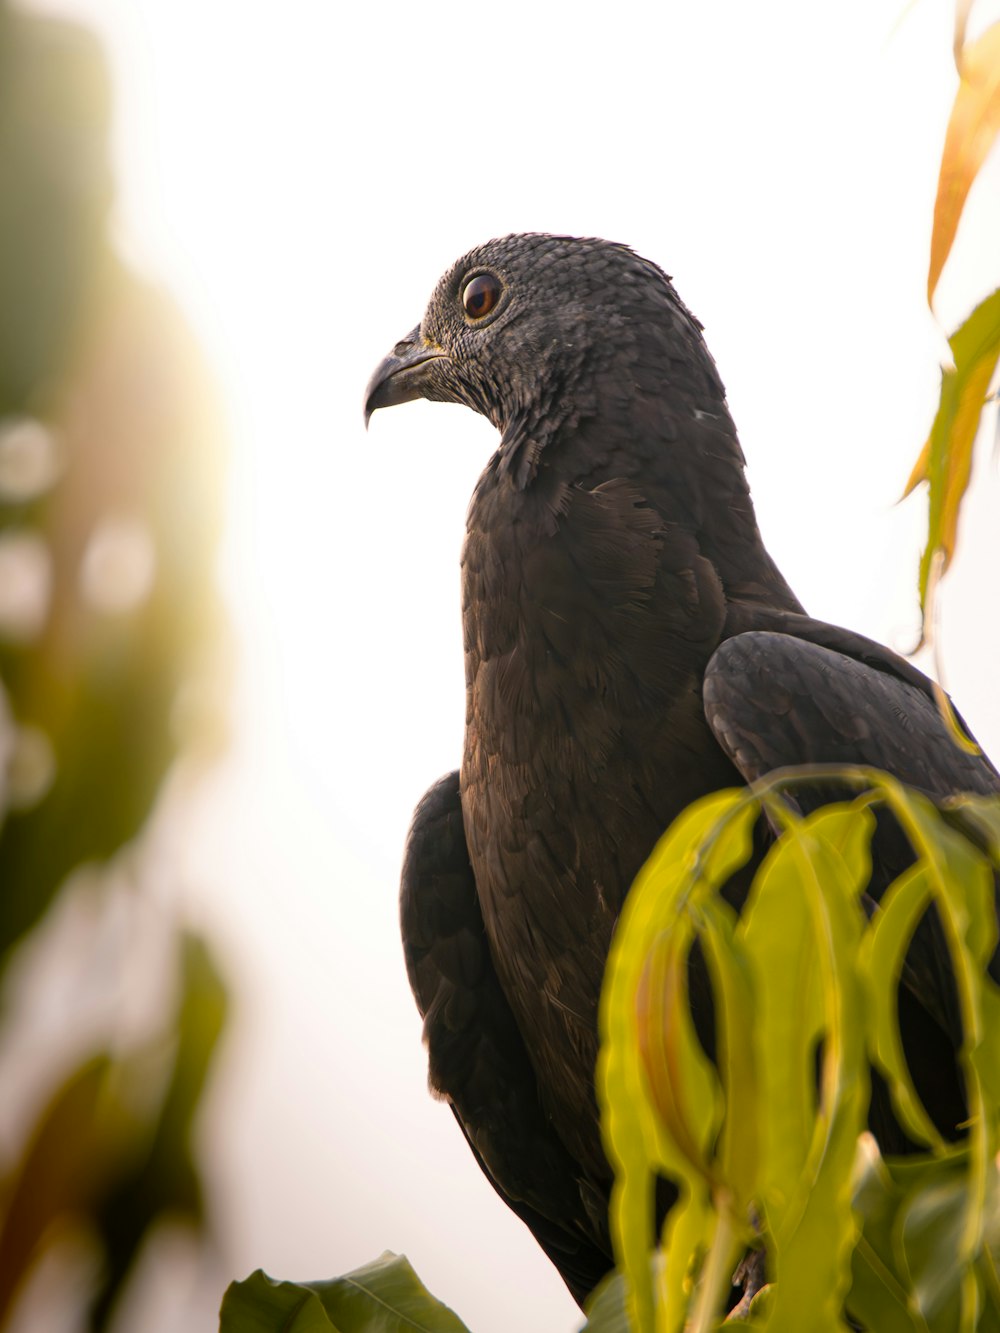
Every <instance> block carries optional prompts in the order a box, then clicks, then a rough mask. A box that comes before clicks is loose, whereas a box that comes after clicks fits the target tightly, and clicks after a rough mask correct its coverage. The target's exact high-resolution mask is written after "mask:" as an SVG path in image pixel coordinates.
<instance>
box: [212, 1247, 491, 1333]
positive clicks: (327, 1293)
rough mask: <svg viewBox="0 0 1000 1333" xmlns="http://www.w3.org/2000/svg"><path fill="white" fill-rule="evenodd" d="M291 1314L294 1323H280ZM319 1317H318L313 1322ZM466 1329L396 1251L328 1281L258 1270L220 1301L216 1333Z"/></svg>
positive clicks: (453, 1332) (450, 1332)
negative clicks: (282, 1277) (278, 1277)
mask: <svg viewBox="0 0 1000 1333" xmlns="http://www.w3.org/2000/svg"><path fill="white" fill-rule="evenodd" d="M286 1319H293V1320H294V1322H293V1323H286V1322H284V1321H285V1320H286ZM317 1321H321V1322H317ZM286 1329H294V1333H329V1330H331V1329H335V1330H336V1333H468V1329H467V1328H466V1326H465V1325H464V1324H463V1323H462V1321H461V1320H460V1319H459V1317H458V1316H457V1315H456V1314H455V1313H454V1311H452V1310H450V1309H449V1308H448V1306H446V1305H442V1304H441V1302H440V1301H438V1300H435V1298H434V1297H433V1296H432V1295H431V1294H430V1292H429V1291H428V1290H427V1288H426V1287H425V1286H424V1284H423V1283H422V1282H421V1281H420V1279H419V1278H418V1277H417V1275H416V1273H415V1272H414V1271H413V1269H412V1268H411V1267H410V1264H409V1262H408V1260H407V1259H406V1258H405V1257H404V1256H403V1255H399V1254H392V1253H391V1252H390V1251H388V1250H387V1251H386V1252H385V1254H383V1255H382V1256H381V1257H380V1258H378V1259H375V1260H374V1261H373V1262H372V1263H369V1264H365V1265H364V1266H363V1267H361V1268H356V1269H354V1271H353V1272H351V1273H346V1274H345V1275H344V1276H343V1277H338V1278H334V1279H333V1280H332V1281H329V1282H309V1283H296V1282H273V1281H272V1280H271V1279H270V1278H269V1277H267V1276H266V1275H265V1274H264V1273H263V1272H261V1271H260V1270H259V1269H258V1270H257V1272H256V1273H253V1274H251V1276H250V1277H249V1278H247V1279H246V1281H244V1282H235V1283H233V1284H232V1286H230V1288H229V1290H228V1291H227V1292H226V1295H225V1298H224V1299H223V1302H222V1311H221V1320H220V1325H219V1333H285V1331H286Z"/></svg>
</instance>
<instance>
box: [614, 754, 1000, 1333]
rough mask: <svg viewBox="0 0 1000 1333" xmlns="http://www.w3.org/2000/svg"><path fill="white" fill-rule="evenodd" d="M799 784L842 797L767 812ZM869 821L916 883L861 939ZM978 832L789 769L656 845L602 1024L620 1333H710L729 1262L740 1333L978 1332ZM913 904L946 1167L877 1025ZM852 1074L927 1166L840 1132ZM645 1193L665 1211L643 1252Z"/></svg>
mask: <svg viewBox="0 0 1000 1333" xmlns="http://www.w3.org/2000/svg"><path fill="white" fill-rule="evenodd" d="M818 776H819V777H822V779H823V781H824V782H829V781H831V780H834V779H836V780H838V781H840V782H842V783H844V785H845V789H848V790H849V789H850V788H853V789H854V790H855V791H858V793H859V794H858V795H856V796H855V798H854V799H853V800H851V801H848V802H844V803H842V804H835V805H830V806H827V807H824V808H823V809H821V810H819V811H818V812H816V813H815V814H813V815H811V816H809V817H808V818H802V817H801V816H799V815H798V814H796V813H795V810H794V808H793V806H792V804H791V803H790V802H789V801H787V800H786V799H785V797H787V796H794V789H795V787H796V786H797V785H800V784H802V783H804V782H812V783H815V782H816V779H817V777H818ZM880 807H882V808H887V809H889V810H891V811H892V813H893V815H894V816H895V818H896V819H897V820H898V822H899V824H900V825H901V827H902V828H903V830H904V832H905V833H906V836H907V838H908V839H909V841H910V843H911V846H912V848H913V853H914V857H915V860H914V863H913V865H912V866H911V867H910V868H909V869H908V870H907V871H906V872H905V873H904V874H902V875H901V876H900V877H899V878H898V879H897V880H896V881H895V882H894V883H893V884H892V885H890V887H889V888H888V890H887V891H886V893H885V895H884V897H883V899H882V903H881V907H880V908H879V910H877V911H876V912H875V913H874V915H873V916H872V917H871V920H869V919H868V916H867V915H866V913H865V910H864V908H863V906H862V901H861V895H862V893H863V891H864V889H865V886H866V884H867V881H868V877H869V871H870V840H871V835H872V832H873V830H874V827H875V819H874V814H873V811H874V810H876V809H878V808H880ZM762 810H763V811H764V812H765V813H766V814H767V816H768V817H769V818H770V820H771V821H772V823H773V824H775V825H777V826H778V827H781V828H782V829H783V833H782V836H781V838H780V839H779V840H778V841H777V842H776V844H775V845H774V846H773V848H772V849H771V851H770V853H769V854H768V856H767V858H766V859H765V861H764V863H763V864H762V866H761V868H760V870H759V871H758V873H757V875H756V877H755V879H754V881H753V885H752V887H751V890H750V895H749V899H748V901H747V904H746V906H745V908H744V910H743V912H742V914H741V915H739V916H737V914H736V913H735V912H734V911H733V909H732V908H731V907H730V906H729V905H728V903H727V902H726V901H725V899H724V897H723V896H722V894H721V888H722V886H724V884H725V882H726V880H727V879H728V877H729V876H730V875H731V874H732V873H733V872H734V870H736V869H738V868H739V867H740V866H742V865H743V864H744V863H745V862H746V861H747V859H748V857H749V855H750V851H751V831H752V828H753V824H754V822H755V820H756V819H757V818H758V816H759V814H760V813H761V811H762ZM998 833H1000V810H998V807H997V805H996V803H995V802H990V801H986V800H983V799H979V798H961V799H957V800H955V801H954V802H953V803H951V804H950V806H949V808H948V810H947V811H946V812H944V813H942V812H939V811H938V810H937V809H935V807H934V806H932V805H931V804H930V802H928V801H927V800H926V799H925V798H924V797H922V796H920V795H919V794H917V793H916V792H913V791H909V790H907V789H906V788H904V787H902V786H901V785H900V784H899V783H898V782H896V781H895V780H894V779H892V778H890V777H889V776H887V775H886V774H882V773H877V772H873V771H867V770H840V771H839V772H837V773H836V774H834V773H831V772H830V771H819V772H817V771H816V770H813V771H811V772H806V771H804V770H799V771H797V772H795V773H788V774H785V775H781V774H779V775H775V776H774V777H773V778H771V779H769V780H768V781H767V782H766V783H763V784H761V785H760V786H758V787H757V788H755V789H751V790H750V791H728V792H720V793H716V794H715V795H713V796H711V797H708V798H706V799H705V800H703V801H701V802H699V803H697V804H696V805H694V806H692V807H691V808H690V809H688V810H687V811H685V812H684V814H683V815H682V816H681V817H680V819H678V820H677V822H676V823H675V824H674V826H673V827H672V828H671V829H670V830H669V832H668V833H667V834H666V836H665V837H664V838H663V839H662V841H661V842H660V844H659V845H658V847H657V849H656V851H655V852H654V854H653V856H652V857H651V858H650V860H649V862H648V863H647V864H646V866H645V867H644V869H643V871H642V873H641V875H640V876H639V879H638V880H637V882H636V884H635V886H634V888H633V891H632V894H631V895H630V897H629V900H628V902H627V904H626V907H625V911H624V913H623V916H622V921H621V924H620V927H619V930H618V932H617V934H616V937H615V942H614V945H613V948H612V953H611V957H610V959H609V965H608V974H607V979H606V983H605V992H604V997H603V1006H602V1035H603V1046H602V1058H601V1065H600V1070H599V1087H600V1092H601V1097H602V1106H603V1113H604V1126H605V1142H606V1145H607V1148H608V1152H609V1155H610V1156H611V1158H612V1160H613V1162H614V1165H615V1172H616V1186H615V1192H614V1197H613V1201H612V1228H613V1233H614V1237H615V1244H616V1252H617V1255H618V1259H619V1264H620V1266H621V1268H622V1269H623V1270H624V1272H625V1273H626V1274H627V1276H628V1279H629V1282H630V1289H631V1296H630V1306H631V1310H632V1313H633V1318H634V1322H635V1327H636V1328H637V1329H638V1330H647V1329H650V1330H651V1329H653V1328H654V1327H655V1328H656V1329H657V1330H669V1331H671V1333H672V1331H673V1330H679V1329H681V1328H690V1329H691V1330H693V1333H700V1331H702V1330H708V1329H714V1328H715V1327H716V1326H717V1325H718V1323H719V1321H720V1319H721V1317H722V1315H721V1309H722V1300H723V1298H724V1296H725V1295H726V1294H727V1293H728V1289H729V1280H730V1275H731V1273H732V1271H733V1269H734V1267H735V1266H736V1263H737V1262H738V1260H739V1258H740V1256H741V1255H742V1254H743V1252H744V1251H745V1249H746V1248H747V1247H748V1246H751V1245H760V1244H761V1243H763V1245H764V1247H765V1249H766V1253H767V1269H768V1277H769V1279H770V1280H771V1283H772V1285H771V1286H770V1287H769V1288H768V1289H767V1290H766V1291H765V1292H764V1293H762V1296H761V1297H760V1298H758V1301H757V1302H756V1303H755V1304H756V1309H755V1311H754V1314H753V1319H752V1322H753V1325H754V1327H761V1328H767V1329H768V1330H770V1331H771V1333H778V1331H779V1330H785V1329H788V1330H802V1329H805V1328H809V1329H817V1330H824V1331H825V1330H831V1331H832V1330H842V1329H844V1330H846V1329H847V1328H848V1327H849V1325H848V1323H847V1322H846V1319H845V1310H846V1311H849V1312H850V1315H851V1317H852V1318H853V1319H854V1320H855V1321H856V1323H860V1324H861V1325H863V1326H864V1327H865V1328H867V1329H870V1330H873V1333H874V1331H875V1330H877V1331H878V1333H886V1331H887V1330H888V1331H889V1333H892V1331H893V1330H900V1333H902V1330H921V1333H926V1331H927V1330H933V1333H937V1331H938V1330H941V1331H942V1333H943V1331H944V1330H946V1329H947V1330H972V1329H976V1328H980V1329H992V1328H997V1329H1000V1282H998V1278H997V1258H998V1256H1000V1248H998V1241H1000V1230H998V1225H1000V1223H998V1214H997V1200H998V1197H1000V1196H998V1189H997V1185H998V1181H997V1167H996V1155H997V1149H998V1145H1000V1139H998V1110H1000V992H998V990H997V987H996V986H995V985H994V984H993V983H992V982H991V981H990V980H989V979H988V978H987V977H986V972H985V969H986V964H987V962H988V961H989V959H990V957H991V955H992V953H993V950H994V947H995V944H996V938H997V927H996V917H995V910H994V888H993V884H994V880H993V866H994V865H995V864H998V863H1000V839H998ZM931 903H934V904H935V905H936V906H937V910H938V912H939V915H940V918H941V922H942V925H943V931H944V936H945V938H946V940H947V944H948V948H949V950H950V953H951V958H952V965H953V968H954V973H955V976H956V979H957V982H958V995H959V1003H960V1010H961V1018H962V1026H963V1031H964V1033H965V1041H964V1045H963V1047H962V1050H961V1053H960V1059H961V1065H962V1070H963V1074H964V1077H965V1082H966V1089H967V1097H968V1105H969V1130H968V1138H967V1140H966V1141H965V1142H964V1143H963V1146H962V1148H961V1150H956V1149H955V1148H953V1147H950V1146H949V1145H947V1144H946V1143H945V1142H944V1141H943V1140H942V1139H941V1137H940V1135H939V1134H938V1133H937V1131H936V1130H935V1128H934V1125H933V1124H932V1123H931V1121H930V1119H929V1117H928V1116H927V1114H926V1112H925V1110H924V1108H923V1106H922V1105H921V1103H920V1100H919V1097H918V1096H917V1093H916V1090H915V1088H914V1086H913V1083H912V1081H911V1078H910V1075H909V1071H908V1069H907V1066H906V1062H905V1059H904V1057H903V1051H902V1045H901V1042H900V1037H899V1029H898V1024H897V1018H896V996H897V989H898V985H899V977H900V973H901V971H902V967H903V958H904V955H905V953H906V950H907V947H908V945H909V941H910V938H911V936H912V933H913V930H914V927H915V926H916V923H917V922H918V920H919V919H920V917H921V916H922V915H923V913H924V912H925V911H926V910H927V908H928V906H929V905H930V904H931ZM695 941H697V942H698V944H699V945H700V947H701V949H702V951H703V953H704V956H705V958H706V960H707V962H708V966H709V970H710V973H711V976H712V981H713V987H714V990H715V995H716V1008H717V1024H718V1039H719V1052H718V1054H719V1060H718V1065H715V1064H713V1063H711V1062H710V1061H709V1060H708V1059H707V1057H706V1056H705V1054H704V1051H703V1050H702V1048H701V1046H700V1044H699V1042H698V1040H697V1037H696V1035H695V1032H694V1026H693V1023H692V1021H691V1017H690V1012H689V1008H688V1003H687V995H686V982H687V959H688V955H689V952H690V949H691V947H692V945H693V944H694V943H695ZM820 1043H822V1044H821V1045H820ZM817 1049H819V1050H820V1051H821V1060H820V1068H819V1081H818V1087H817V1082H816V1051H817ZM869 1062H871V1064H873V1065H876V1066H877V1067H878V1068H879V1069H880V1070H881V1071H882V1072H883V1074H884V1076H885V1078H886V1081H887V1083H888V1085H889V1088H890V1092H891V1095H892V1099H893V1104H894V1107H895V1110H896V1114H897V1116H898V1118H899V1120H900V1122H901V1123H902V1124H903V1125H904V1127H905V1128H906V1130H907V1132H908V1134H909V1135H910V1136H911V1137H912V1138H913V1139H914V1140H916V1141H917V1142H919V1143H922V1144H925V1145H926V1147H927V1152H926V1156H919V1157H917V1158H915V1159H910V1160H908V1161H906V1162H904V1163H885V1162H883V1161H882V1160H881V1159H880V1158H879V1157H878V1154H877V1150H875V1148H874V1145H873V1144H872V1142H871V1140H870V1138H869V1137H868V1135H867V1134H866V1133H865V1119H866V1112H867V1104H868V1065H869ZM657 1173H662V1174H664V1175H667V1176H669V1177H670V1178H672V1179H674V1180H676V1181H677V1182H679V1184H680V1187H681V1195H680V1199H679V1200H678V1203H677V1205H676V1206H675V1207H674V1209H673V1210H672V1211H671V1213H670V1215H669V1217H668V1218H667V1220H666V1223H665V1226H664V1229H663V1235H662V1237H660V1238H657V1237H655V1236H653V1235H652V1230H651V1228H652V1224H651V1209H650V1206H649V1200H650V1197H651V1191H652V1188H653V1182H654V1180H655V1176H656V1174H657ZM657 1239H660V1240H662V1243H663V1250H664V1254H665V1259H664V1262H663V1264H662V1266H661V1267H660V1268H658V1269H657V1270H656V1276H655V1277H653V1276H651V1273H650V1267H649V1254H650V1251H651V1249H653V1248H654V1246H655V1244H656V1242H657Z"/></svg>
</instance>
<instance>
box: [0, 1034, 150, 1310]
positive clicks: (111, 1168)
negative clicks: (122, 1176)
mask: <svg viewBox="0 0 1000 1333" xmlns="http://www.w3.org/2000/svg"><path fill="white" fill-rule="evenodd" d="M114 1073H115V1069H114V1065H113V1064H112V1062H111V1060H110V1059H109V1058H108V1057H107V1056H99V1057H96V1058H94V1059H92V1060H90V1061H88V1062H87V1063H86V1064H85V1065H83V1066H82V1067H81V1068H80V1069H78V1070H76V1071H75V1072H74V1073H73V1074H72V1075H71V1076H70V1078H69V1079H68V1080H67V1081H66V1083H65V1084H64V1085H63V1086H62V1087H61V1088H60V1089H59V1090H58V1091H57V1092H56V1093H55V1095H54V1096H53V1097H52V1099H51V1101H50V1102H49V1105H48V1106H47V1108H46V1109H45V1111H44V1112H43V1113H42V1115H41V1116H40V1117H39V1119H38V1122H37V1124H36V1125H35V1129H34V1134H33V1137H32V1141H31V1143H30V1144H29V1146H28V1148H27V1149H26V1151H25V1153H24V1155H23V1156H22V1158H21V1161H20V1162H19V1164H18V1167H17V1170H16V1173H15V1175H14V1176H13V1178H12V1179H10V1180H8V1181H7V1182H5V1184H4V1188H3V1204H4V1207H3V1217H2V1219H0V1326H2V1324H3V1322H4V1319H5V1316H6V1314H7V1312H8V1311H9V1309H10V1305H11V1301H12V1300H13V1298H14V1295H15V1294H16V1292H17V1290H18V1288H19V1286H20V1284H21V1282H22V1280H23V1279H24V1277H25V1274H26V1273H27V1271H28V1269H29V1268H30V1266H31V1264H32V1262H33V1261H34V1259H35V1256H36V1253H37V1250H38V1246H39V1244H40V1243H41V1241H42V1240H43V1238H44V1237H45V1235H46V1233H47V1232H48V1231H49V1229H50V1228H51V1227H52V1226H53V1225H54V1224H55V1223H57V1222H58V1221H60V1220H61V1219H63V1218H65V1217H67V1216H86V1215H87V1214H88V1213H89V1212H90V1211H91V1210H92V1209H93V1208H94V1206H95V1204H96V1202H97V1200H98V1198H99V1197H100V1193H101V1191H102V1189H103V1188H104V1187H105V1183H106V1181H107V1179H108V1178H109V1177H114V1176H115V1175H116V1174H117V1172H118V1171H119V1170H120V1169H121V1161H122V1158H123V1156H127V1155H128V1153H129V1151H130V1148H131V1145H132V1143H133V1142H134V1138H135V1134H136V1125H135V1123H134V1121H133V1120H132V1119H131V1118H130V1117H129V1115H128V1114H127V1112H126V1110H125V1108H124V1106H123V1105H122V1102H121V1100H120V1098H119V1097H118V1096H117V1094H116V1088H115V1083H114Z"/></svg>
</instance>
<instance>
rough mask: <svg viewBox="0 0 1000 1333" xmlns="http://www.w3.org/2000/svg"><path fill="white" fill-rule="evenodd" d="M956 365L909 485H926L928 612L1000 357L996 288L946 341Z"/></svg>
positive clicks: (944, 379)
mask: <svg viewBox="0 0 1000 1333" xmlns="http://www.w3.org/2000/svg"><path fill="white" fill-rule="evenodd" d="M949 346H950V347H951V352H952V357H953V359H954V363H955V364H954V368H952V367H947V368H945V369H944V370H943V371H942V373H941V398H940V401H939V403H938V409H937V413H936V415H935V417H934V424H933V425H932V427H931V433H930V437H929V439H928V442H927V445H926V446H925V452H924V454H922V455H921V460H922V463H923V465H922V466H920V465H919V464H918V466H919V473H918V471H917V470H916V469H915V470H914V473H913V475H912V476H911V478H910V489H912V487H913V486H914V485H916V484H917V483H918V482H919V481H927V482H929V483H930V511H929V515H928V525H927V546H926V548H925V550H924V554H923V556H922V558H921V561H920V604H921V608H922V609H923V611H924V614H925V616H926V612H927V606H928V602H929V594H930V590H931V588H932V583H933V580H932V578H931V573H932V569H933V570H934V571H935V573H937V572H940V573H941V574H943V573H944V571H945V570H946V569H947V567H948V562H949V561H950V560H951V558H952V555H953V554H954V551H955V543H956V539H957V535H958V516H959V509H960V507H961V503H962V497H963V495H964V494H965V489H966V487H967V486H968V483H969V475H970V472H971V470H972V447H973V444H974V443H975V439H976V432H977V431H978V429H979V419H980V416H981V414H982V410H983V406H984V404H985V402H986V398H987V394H988V392H989V387H990V381H991V380H992V378H993V375H994V372H995V370H996V365H997V358H998V357H1000V290H997V291H995V292H994V293H993V294H992V296H989V297H987V298H986V300H985V301H983V302H982V304H981V305H978V306H977V307H976V309H975V310H974V311H973V312H972V314H971V315H970V316H969V318H968V319H967V320H966V321H965V323H964V324H962V326H961V327H960V328H959V329H958V330H957V331H956V332H955V333H954V334H953V335H952V337H951V338H950V339H949Z"/></svg>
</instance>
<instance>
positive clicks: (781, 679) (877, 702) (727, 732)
mask: <svg viewBox="0 0 1000 1333" xmlns="http://www.w3.org/2000/svg"><path fill="white" fill-rule="evenodd" d="M753 620H754V621H755V622H756V623H757V624H758V625H761V628H755V629H752V630H747V631H745V632H742V633H738V634H736V635H734V636H733V637H731V638H727V639H726V640H725V641H724V642H723V643H722V644H721V646H720V647H719V648H718V649H717V650H716V652H715V654H714V656H713V657H712V659H711V661H710V662H709V664H708V668H707V670H706V672H705V687H704V700H705V714H706V716H707V718H708V721H709V724H710V725H711V727H712V730H713V732H714V733H715V736H716V739H717V740H718V742H719V744H720V745H721V746H722V747H723V749H724V750H725V751H726V753H727V754H728V755H729V756H730V758H731V759H732V760H733V763H735V764H736V766H737V768H738V769H739V770H740V772H741V773H742V774H743V776H744V777H745V778H746V779H747V781H753V780H754V779H755V778H758V777H761V776H762V775H763V774H765V773H769V772H771V771H773V770H774V769H776V768H780V767H783V766H784V765H786V764H818V763H835V764H871V765H873V766H875V767H877V768H882V769H885V770H886V771H887V772H890V773H893V774H894V775H895V776H896V777H898V778H899V779H900V780H901V781H903V782H905V783H908V784H909V785H910V786H912V787H918V788H920V789H921V790H922V791H925V792H927V793H928V794H930V795H931V796H938V797H942V796H947V795H949V794H951V793H953V792H958V791H967V792H978V793H980V794H983V795H989V794H991V793H996V792H1000V775H998V774H997V771H996V769H995V768H994V767H993V765H992V764H991V763H990V761H989V760H988V759H987V758H986V757H985V756H984V755H975V754H970V753H968V752H967V751H966V750H964V749H961V748H960V747H959V746H957V745H956V744H955V742H954V740H953V739H952V737H951V735H950V734H949V732H948V728H947V726H946V725H945V723H944V721H943V720H942V718H941V715H940V712H939V710H938V707H937V703H936V700H935V698H934V693H933V687H932V685H931V683H930V681H929V680H928V679H927V677H926V676H924V675H923V674H922V673H921V672H920V671H918V670H917V669H916V667H914V666H912V665H911V664H910V663H909V662H906V661H904V660H903V659H902V658H900V657H897V656H896V654H895V653H892V652H890V650H889V649H888V648H883V647H882V646H881V645H880V644H877V643H875V642H873V641H872V640H871V639H866V638H864V636H862V635H860V634H853V633H851V632H850V631H848V630H842V629H839V628H837V627H836V626H833V625H826V624H824V623H823V622H821V621H816V620H812V619H810V618H809V617H808V616H800V615H795V614H792V613H788V612H780V613H772V614H771V615H770V616H767V617H765V615H764V614H762V613H760V612H755V613H754V615H753Z"/></svg>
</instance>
